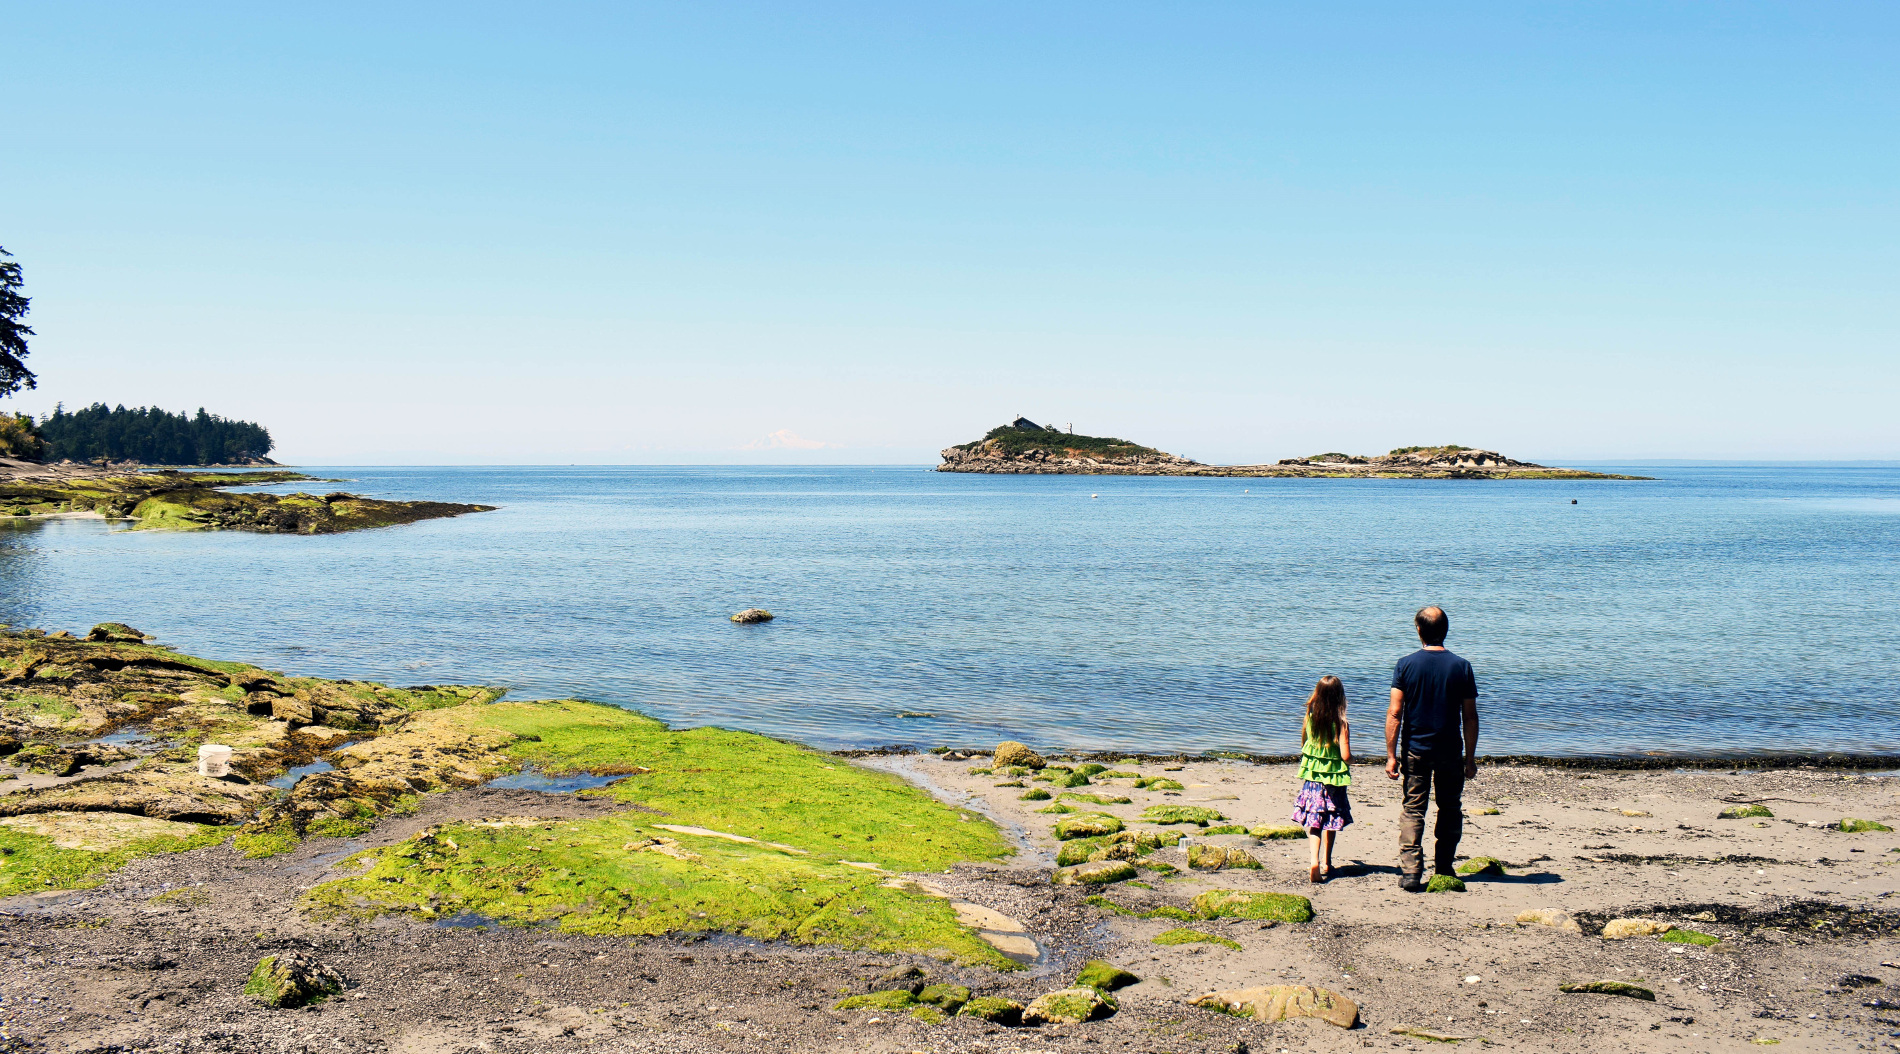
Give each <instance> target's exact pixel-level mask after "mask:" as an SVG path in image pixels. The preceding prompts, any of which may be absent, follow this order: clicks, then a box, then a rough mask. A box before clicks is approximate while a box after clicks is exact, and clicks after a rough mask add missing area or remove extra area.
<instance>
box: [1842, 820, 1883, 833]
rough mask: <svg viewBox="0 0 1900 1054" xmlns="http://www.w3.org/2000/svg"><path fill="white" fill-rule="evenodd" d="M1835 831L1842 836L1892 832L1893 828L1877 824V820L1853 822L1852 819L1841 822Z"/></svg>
mask: <svg viewBox="0 0 1900 1054" xmlns="http://www.w3.org/2000/svg"><path fill="white" fill-rule="evenodd" d="M1835 829H1836V830H1839V831H1841V832H1842V833H1844V834H1860V833H1864V832H1867V831H1892V830H1893V828H1891V827H1889V826H1887V825H1886V824H1884V823H1881V822H1879V821H1878V820H1854V819H1844V820H1842V821H1841V822H1840V823H1839V824H1838V825H1836V828H1835Z"/></svg>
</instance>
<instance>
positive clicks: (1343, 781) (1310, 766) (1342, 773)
mask: <svg viewBox="0 0 1900 1054" xmlns="http://www.w3.org/2000/svg"><path fill="white" fill-rule="evenodd" d="M1312 733H1313V728H1312V722H1311V721H1310V720H1309V721H1308V722H1307V723H1306V724H1305V725H1303V726H1302V727H1301V729H1300V738H1301V739H1302V740H1303V742H1302V744H1301V746H1300V779H1302V780H1312V781H1313V782H1314V783H1325V784H1330V785H1332V786H1334V787H1350V786H1352V770H1351V768H1350V767H1349V766H1348V765H1347V764H1346V759H1345V758H1343V757H1341V756H1340V754H1339V741H1338V740H1337V739H1335V740H1334V741H1333V742H1331V743H1321V742H1319V741H1318V740H1315V739H1314V738H1313V734H1312Z"/></svg>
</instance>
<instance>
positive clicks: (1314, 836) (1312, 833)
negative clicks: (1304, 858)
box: [1306, 827, 1325, 882]
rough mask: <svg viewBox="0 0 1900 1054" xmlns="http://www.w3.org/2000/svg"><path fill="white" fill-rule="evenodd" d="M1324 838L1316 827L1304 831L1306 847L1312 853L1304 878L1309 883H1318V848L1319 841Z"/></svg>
mask: <svg viewBox="0 0 1900 1054" xmlns="http://www.w3.org/2000/svg"><path fill="white" fill-rule="evenodd" d="M1324 837H1325V836H1324V835H1323V834H1322V833H1321V832H1320V830H1319V828H1317V827H1310V828H1308V829H1307V831H1306V845H1307V848H1308V849H1309V850H1311V853H1312V857H1311V861H1310V863H1309V864H1308V866H1307V869H1306V878H1307V881H1309V882H1318V881H1319V848H1320V841H1321V839H1322V838H1324Z"/></svg>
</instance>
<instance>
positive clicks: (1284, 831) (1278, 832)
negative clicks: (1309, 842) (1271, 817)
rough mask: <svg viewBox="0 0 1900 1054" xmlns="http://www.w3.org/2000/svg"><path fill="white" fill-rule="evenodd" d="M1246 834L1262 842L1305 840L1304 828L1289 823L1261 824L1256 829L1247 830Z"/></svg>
mask: <svg viewBox="0 0 1900 1054" xmlns="http://www.w3.org/2000/svg"><path fill="white" fill-rule="evenodd" d="M1247 833H1248V834H1250V835H1253V836H1254V837H1255V838H1258V839H1261V840H1262V841H1266V840H1269V839H1274V838H1305V837H1306V828H1304V827H1296V826H1294V825H1293V824H1290V823H1263V824H1261V825H1260V826H1258V827H1253V828H1249V829H1248V831H1247Z"/></svg>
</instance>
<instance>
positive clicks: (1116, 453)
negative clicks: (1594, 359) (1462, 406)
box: [937, 417, 1649, 479]
mask: <svg viewBox="0 0 1900 1054" xmlns="http://www.w3.org/2000/svg"><path fill="white" fill-rule="evenodd" d="M941 456H942V458H943V463H942V464H940V465H938V466H937V471H939V472H978V473H991V474H1004V475H1013V474H1038V475H1084V476H1091V475H1092V476H1262V477H1292V478H1303V477H1304V478H1341V479H1355V478H1357V479H1366V478H1371V479H1648V478H1649V477H1647V476H1619V475H1614V474H1611V473H1607V472H1586V471H1584V470H1582V469H1573V468H1552V467H1550V466H1548V465H1537V464H1532V463H1530V462H1528V461H1517V460H1514V459H1512V458H1508V457H1505V456H1504V455H1503V454H1500V453H1498V452H1497V451H1495V450H1483V449H1479V448H1477V447H1468V446H1463V445H1459V444H1455V443H1454V444H1447V445H1442V446H1408V447H1400V448H1398V449H1396V450H1393V451H1390V452H1388V453H1385V454H1371V455H1355V454H1342V453H1338V452H1336V451H1333V452H1328V453H1324V454H1314V455H1311V456H1310V457H1292V458H1283V459H1281V460H1279V461H1276V462H1274V463H1272V464H1261V465H1207V464H1202V463H1201V462H1199V461H1192V460H1189V459H1188V458H1184V457H1177V456H1175V455H1173V454H1170V453H1168V452H1166V451H1163V450H1157V449H1155V448H1154V447H1150V446H1142V445H1141V444H1139V443H1132V442H1129V441H1128V440H1126V439H1115V438H1112V437H1108V436H1088V435H1078V434H1076V433H1075V432H1074V431H1073V430H1071V431H1066V432H1065V431H1063V430H1061V429H1057V428H1049V427H1046V426H1044V425H1039V424H1037V423H1036V422H1034V421H1031V420H1030V419H1028V418H1027V417H1018V418H1017V419H1016V420H1014V421H1012V422H1010V423H1009V424H1006V425H1000V426H998V427H996V428H992V429H990V431H989V433H988V434H987V435H985V436H984V437H983V438H981V439H978V440H975V441H973V442H969V443H963V444H960V445H957V446H953V447H949V448H947V449H945V450H943V451H942V452H941Z"/></svg>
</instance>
